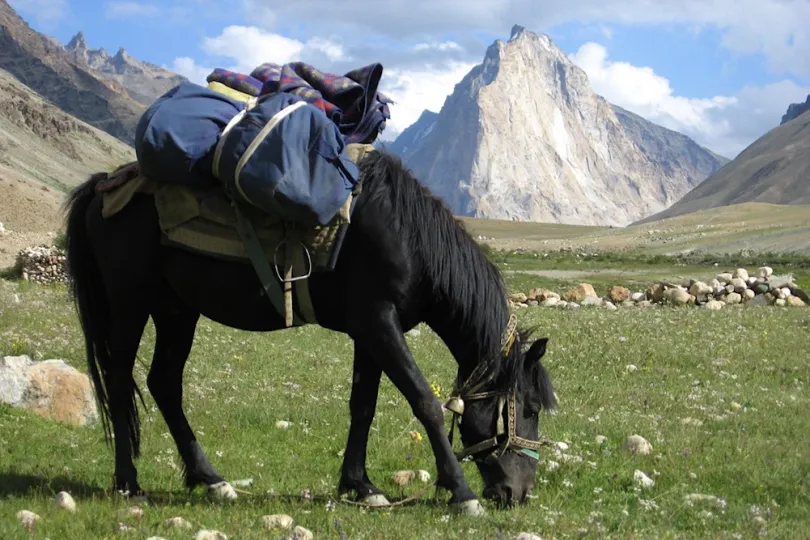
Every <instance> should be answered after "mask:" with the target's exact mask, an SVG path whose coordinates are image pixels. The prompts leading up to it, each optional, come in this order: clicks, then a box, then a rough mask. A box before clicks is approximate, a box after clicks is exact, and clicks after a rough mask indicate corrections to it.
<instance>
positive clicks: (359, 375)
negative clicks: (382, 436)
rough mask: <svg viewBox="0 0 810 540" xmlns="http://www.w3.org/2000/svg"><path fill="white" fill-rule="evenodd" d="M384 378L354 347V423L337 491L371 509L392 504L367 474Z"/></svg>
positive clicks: (351, 406)
mask: <svg viewBox="0 0 810 540" xmlns="http://www.w3.org/2000/svg"><path fill="white" fill-rule="evenodd" d="M381 375H382V370H381V369H380V367H379V366H378V365H377V364H375V363H374V359H373V358H372V357H371V356H370V355H369V354H368V353H367V352H366V351H364V350H363V349H361V348H360V347H359V346H358V345H357V344H355V347H354V375H353V378H352V394H351V398H350V399H349V409H350V411H351V423H350V425H349V438H348V441H347V443H346V452H345V454H344V456H343V470H342V473H341V476H340V485H339V486H338V491H339V492H340V493H341V494H343V493H348V492H350V491H354V492H355V493H357V498H358V499H359V500H361V501H362V502H364V503H366V504H369V505H372V506H387V505H388V504H389V502H388V499H386V498H385V495H383V493H382V491H380V490H379V489H377V488H376V487H375V486H374V484H372V483H371V480H369V478H368V472H367V471H366V449H367V445H368V432H369V429H370V428H371V422H372V421H373V420H374V410H375V409H376V407H377V393H378V391H379V387H380V376H381Z"/></svg>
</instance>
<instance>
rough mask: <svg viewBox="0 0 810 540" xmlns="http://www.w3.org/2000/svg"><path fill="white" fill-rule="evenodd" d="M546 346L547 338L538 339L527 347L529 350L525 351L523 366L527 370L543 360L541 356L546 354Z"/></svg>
mask: <svg viewBox="0 0 810 540" xmlns="http://www.w3.org/2000/svg"><path fill="white" fill-rule="evenodd" d="M547 344H548V338H540V339H538V340H536V341H535V342H534V343H532V346H531V347H529V350H528V351H526V360H525V366H526V367H527V368H528V367H530V366H532V365H534V364H536V363H537V362H539V361H540V359H541V358H543V355H544V354H546V345H547Z"/></svg>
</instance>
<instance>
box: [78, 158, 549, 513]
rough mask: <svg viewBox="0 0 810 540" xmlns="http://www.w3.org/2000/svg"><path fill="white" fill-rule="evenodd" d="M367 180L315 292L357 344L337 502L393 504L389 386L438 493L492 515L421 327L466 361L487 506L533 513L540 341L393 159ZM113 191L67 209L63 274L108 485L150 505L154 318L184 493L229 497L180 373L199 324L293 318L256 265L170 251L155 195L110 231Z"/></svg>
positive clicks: (449, 220)
mask: <svg viewBox="0 0 810 540" xmlns="http://www.w3.org/2000/svg"><path fill="white" fill-rule="evenodd" d="M360 170H361V175H362V179H363V190H362V193H361V194H360V195H359V197H358V201H357V205H356V207H355V211H354V214H353V217H352V222H351V225H350V226H349V227H348V229H347V233H346V236H345V239H344V243H343V246H342V248H341V251H340V254H339V257H338V259H337V264H336V266H335V268H334V270H333V271H331V272H319V273H314V274H313V275H312V276H311V277H310V278H309V279H310V289H311V297H312V303H313V305H314V308H315V314H316V316H317V320H318V323H319V324H320V325H321V326H323V327H325V328H329V329H332V330H335V331H339V332H344V333H346V334H348V335H349V336H351V338H352V339H353V340H354V343H355V350H354V368H353V369H354V375H353V383H352V389H351V398H350V401H349V408H350V412H351V425H350V427H349V433H348V441H347V446H346V451H345V455H344V458H343V466H342V473H341V478H340V485H339V487H338V488H339V491H340V492H341V493H346V492H351V491H354V492H355V493H356V495H357V497H358V498H359V499H361V500H366V501H369V502H370V503H374V504H385V503H387V501H386V500H385V497H384V496H383V495H382V492H381V491H380V490H379V489H377V488H376V487H375V486H374V485H373V484H372V483H371V480H369V477H368V475H367V472H366V445H367V440H368V434H369V428H370V426H371V422H372V420H373V418H374V412H375V408H376V403H377V393H378V388H379V383H380V376H381V374H382V373H383V372H384V373H385V374H386V375H387V376H388V377H389V378H390V380H391V381H392V382H393V384H394V385H395V386H396V387H397V389H398V390H399V391H400V392H402V394H403V395H404V396H405V398H406V399H407V400H408V403H409V404H410V406H411V408H412V410H413V413H414V415H415V416H416V418H417V419H418V420H419V421H420V422H421V423H422V424H423V425H424V427H425V430H426V433H427V436H428V438H429V440H430V444H431V447H432V450H433V452H434V455H435V457H436V469H437V471H438V474H437V482H436V483H437V485H438V486H440V487H442V488H446V489H448V490H450V491H451V492H452V497H451V499H450V503H451V505H453V506H454V508H455V509H458V510H460V511H463V512H467V513H480V512H482V508H481V505H480V504H479V502H478V500H477V498H476V495H475V494H474V493H473V492H472V490H471V489H470V488H469V486H468V484H467V482H466V481H465V478H464V475H463V472H462V469H461V466H460V464H459V457H460V456H456V455H454V453H453V449H452V436H451V437H450V438H448V436H447V434H446V433H445V432H444V429H443V427H444V422H443V410H442V405H441V403H440V402H439V401H438V400H437V398H436V397H435V396H434V395H433V393H432V391H431V388H430V385H429V384H428V382H427V381H426V379H425V377H424V376H423V375H422V373H421V372H420V370H419V368H418V367H417V365H416V363H415V362H414V359H413V357H412V356H411V353H410V351H409V349H408V345H407V343H406V341H405V338H404V335H403V333H404V332H406V331H407V330H409V329H411V328H413V327H414V326H416V325H417V324H419V323H420V322H425V323H426V324H428V325H429V326H430V327H431V328H432V329H433V330H434V331H435V332H436V333H437V334H438V335H439V336H440V337H441V339H442V340H443V341H444V342H445V344H446V345H447V346H448V348H449V349H450V351H451V352H452V354H453V356H454V357H455V359H456V361H457V362H458V379H457V381H458V383H459V385H458V387H457V394H460V397H461V398H462V399H463V398H466V399H467V404H466V407H464V410H461V407H459V402H458V400H456V401H454V402H453V404H452V405H448V408H450V409H451V410H456V411H457V412H459V413H460V414H459V415H458V418H460V424H459V425H460V427H459V430H460V434H461V440H462V443H463V444H465V445H467V446H466V448H465V451H464V452H463V454H462V455H464V456H470V457H473V458H474V459H475V460H476V462H477V466H478V469H479V471H480V473H481V474H482V477H483V480H484V483H485V485H486V488H485V489H484V496H485V497H487V498H490V499H493V500H495V501H496V502H498V503H501V504H512V503H513V502H524V501H525V498H526V495H527V493H528V491H529V489H530V488H531V486H532V485H533V480H534V476H535V473H536V469H537V461H536V459H537V454H536V450H538V449H539V444H540V443H538V442H537V440H536V439H537V438H538V422H539V412H540V409H541V408H545V409H550V408H553V407H554V406H555V405H556V398H555V396H554V392H553V390H552V386H551V383H550V380H549V378H548V375H547V373H546V371H545V369H544V368H543V366H542V364H541V363H540V358H541V357H542V355H543V353H544V352H545V346H546V339H539V340H537V341H535V342H534V343H533V344H532V345H531V347H529V348H528V350H524V345H525V344H526V342H527V341H528V339H529V337H530V334H531V332H532V331H531V330H518V329H516V328H515V325H514V317H510V314H509V309H508V305H507V301H506V295H505V287H504V285H503V283H502V281H501V276H500V274H499V272H498V270H497V269H496V267H495V266H494V265H493V264H492V263H490V262H489V261H488V260H487V258H486V256H485V255H484V253H483V252H482V250H481V249H480V247H479V246H478V244H477V243H476V242H475V241H474V240H473V239H472V238H471V237H470V235H469V234H468V233H467V232H466V231H465V230H464V228H463V227H462V225H461V224H460V223H459V222H458V221H457V220H456V219H455V218H454V217H453V215H452V214H451V213H450V211H449V210H448V209H447V208H446V207H445V206H444V205H443V203H442V202H441V201H440V200H439V199H438V198H435V197H434V196H432V195H431V194H430V192H429V191H428V190H427V188H425V187H424V186H422V185H421V184H420V183H419V182H418V181H417V179H416V178H414V177H413V176H412V175H411V174H410V172H409V171H408V170H407V169H406V168H405V167H404V166H403V165H402V163H401V162H400V160H399V159H398V158H397V157H395V156H393V155H390V154H387V153H384V152H371V153H370V154H369V155H368V156H367V157H365V158H364V159H363V160H362V161H361V163H360ZM105 177H106V173H97V174H95V175H92V176H91V177H90V178H89V180H88V181H87V182H85V183H84V184H83V185H81V186H79V187H78V188H76V189H75V190H74V191H73V193H72V194H71V196H70V198H69V200H68V202H67V212H68V216H67V262H68V270H69V272H70V275H71V276H72V278H73V279H72V286H71V292H72V295H73V297H74V299H75V301H76V304H77V309H78V313H79V318H80V320H81V325H82V329H83V332H84V336H85V342H86V347H87V362H88V368H89V372H90V374H91V377H92V380H93V384H94V387H95V391H96V395H97V397H98V399H99V403H100V405H101V407H100V409H101V413H102V414H101V417H102V424H103V426H104V431H105V436H106V437H107V439H108V440H109V435H110V424H111V425H112V433H113V434H114V448H115V479H114V484H115V485H114V487H115V489H118V490H122V491H128V492H129V493H130V494H135V493H140V492H141V490H140V486H139V485H138V480H137V471H136V469H135V466H134V463H133V459H134V458H135V457H137V456H138V455H139V434H140V430H139V416H138V406H137V400H136V395H140V391H139V390H138V388H137V386H136V384H135V381H134V379H133V377H132V369H133V366H134V362H135V357H136V352H137V349H138V346H139V342H140V339H141V334H142V332H143V330H144V327H145V325H146V322H147V320H148V318H149V317H150V316H151V317H152V320H153V322H154V325H155V329H156V335H157V337H156V344H155V350H154V357H153V360H152V365H151V368H150V371H149V375H148V378H147V386H148V388H149V390H150V392H151V393H152V395H153V397H154V399H155V402H156V403H157V405H158V407H159V409H160V411H161V413H162V415H163V418H164V419H165V421H166V424H167V425H168V428H169V431H170V432H171V434H172V437H173V438H174V441H175V443H176V444H177V449H178V452H179V454H180V456H181V458H182V460H183V463H184V466H185V482H186V485H187V486H188V487H190V488H192V487H194V486H197V485H200V484H205V485H208V486H209V487H210V486H216V485H219V486H221V485H223V483H224V480H223V478H222V476H220V475H219V474H218V473H217V472H216V471H215V470H214V468H213V467H212V465H211V463H210V462H209V460H208V458H207V457H206V455H205V453H204V452H203V450H202V448H201V447H200V445H199V444H198V442H197V441H196V438H195V436H194V433H193V431H192V429H191V426H190V425H189V423H188V421H187V420H186V417H185V414H184V412H183V409H182V395H183V394H182V380H183V369H184V366H185V364H186V360H187V358H188V356H189V352H190V350H191V346H192V342H193V339H194V332H195V328H196V325H197V321H198V319H199V317H200V315H204V316H206V317H208V318H210V319H212V320H214V321H217V322H219V323H221V324H224V325H227V326H230V327H233V328H239V329H243V330H252V331H273V330H279V329H283V328H284V327H285V325H284V319H283V318H282V316H281V315H280V314H279V313H277V312H276V310H275V309H274V308H273V306H272V304H271V302H270V301H269V300H268V298H267V296H266V295H265V293H264V291H263V289H262V286H261V284H260V281H259V279H258V277H257V275H256V273H255V272H254V270H253V268H252V267H251V266H250V265H249V264H241V263H236V262H229V261H223V260H220V259H216V258H212V257H207V256H203V255H200V254H196V253H192V252H189V251H187V250H183V249H179V248H173V247H169V246H166V245H165V244H162V243H161V231H160V229H159V224H158V216H157V212H156V210H155V205H154V203H153V202H152V200H151V196H149V195H140V194H139V195H136V196H135V197H134V198H133V200H132V201H131V203H130V204H129V205H128V206H127V207H125V208H124V209H123V210H122V211H120V212H119V213H118V214H116V215H115V216H113V217H112V218H109V219H104V218H103V217H102V215H101V197H100V196H99V195H97V194H96V192H95V186H96V184H97V183H98V181H99V180H101V179H103V178H105ZM506 405H508V406H506ZM454 420H455V419H454ZM453 426H455V424H453ZM504 426H506V428H505V427H504ZM507 428H508V429H507Z"/></svg>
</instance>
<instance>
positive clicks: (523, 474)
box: [447, 338, 556, 506]
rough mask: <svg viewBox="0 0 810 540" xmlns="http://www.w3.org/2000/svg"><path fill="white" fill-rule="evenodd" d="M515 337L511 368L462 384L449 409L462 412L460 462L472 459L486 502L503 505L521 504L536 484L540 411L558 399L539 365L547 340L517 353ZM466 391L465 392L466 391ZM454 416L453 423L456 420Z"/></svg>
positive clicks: (553, 404)
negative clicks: (476, 468) (492, 375)
mask: <svg viewBox="0 0 810 540" xmlns="http://www.w3.org/2000/svg"><path fill="white" fill-rule="evenodd" d="M519 341H520V340H519V338H518V339H517V340H516V342H515V344H514V347H513V350H512V352H511V353H509V355H515V357H514V358H510V359H509V360H511V362H515V364H513V367H512V369H510V370H509V371H508V372H507V373H502V374H501V375H500V376H498V377H497V378H495V379H493V380H491V381H489V382H485V383H484V384H481V382H478V383H476V382H475V381H472V384H471V385H466V384H465V385H462V388H461V392H460V396H459V398H460V399H459V398H451V399H450V400H449V401H448V403H447V407H448V409H450V410H451V411H454V412H456V413H459V412H460V413H461V415H460V422H459V431H460V434H461V441H462V443H463V444H464V450H463V451H462V452H461V453H460V454H459V457H460V458H465V457H471V458H472V459H474V460H475V462H476V464H477V466H478V470H479V471H480V473H481V476H482V477H483V480H484V484H485V487H484V493H483V495H484V497H485V498H487V499H490V500H492V501H494V502H496V503H497V504H498V505H501V506H511V505H513V504H515V503H520V504H523V503H525V502H526V497H527V495H528V494H529V491H530V490H531V488H532V486H533V485H534V478H535V474H536V473H537V462H538V459H539V454H538V452H539V451H540V449H541V447H542V446H543V445H544V444H545V442H544V441H541V440H539V436H538V429H539V426H538V424H539V416H540V409H547V410H548V409H552V408H553V407H554V406H555V405H556V398H555V395H554V391H553V388H552V385H551V381H550V379H549V377H548V374H547V373H546V370H545V368H543V365H542V364H541V362H540V359H541V358H542V357H543V354H545V351H546V343H547V342H548V339H547V338H542V339H538V340H537V341H535V342H534V343H533V344H532V346H531V347H530V348H529V349H528V350H527V351H525V352H521V350H520V343H519ZM465 386H467V388H465ZM458 417H459V416H458V414H456V416H455V418H458Z"/></svg>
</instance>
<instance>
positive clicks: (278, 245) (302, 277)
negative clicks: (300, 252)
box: [273, 238, 312, 283]
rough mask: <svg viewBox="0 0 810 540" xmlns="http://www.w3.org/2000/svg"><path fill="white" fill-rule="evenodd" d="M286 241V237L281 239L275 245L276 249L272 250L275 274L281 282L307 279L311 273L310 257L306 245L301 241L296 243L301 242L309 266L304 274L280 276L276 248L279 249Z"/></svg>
mask: <svg viewBox="0 0 810 540" xmlns="http://www.w3.org/2000/svg"><path fill="white" fill-rule="evenodd" d="M286 243H287V239H286V238H284V239H282V240H281V242H279V243H278V244H277V245H276V249H275V250H273V270H275V271H276V276H278V280H279V281H280V282H282V283H292V282H293V281H300V280H302V279H307V278H308V277H309V276H311V275H312V257H310V255H309V250H308V249H307V246H306V245H305V244H304V243H303V242H298V243H299V244H301V247H302V248H304V253H305V254H306V256H307V265H308V266H309V270H307V273H306V275H304V276H298V277H293V278H290V279H284V278H283V277H281V274H280V273H279V272H278V259H277V256H278V250H279V248H281V246H283V245H284V244H286Z"/></svg>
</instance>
